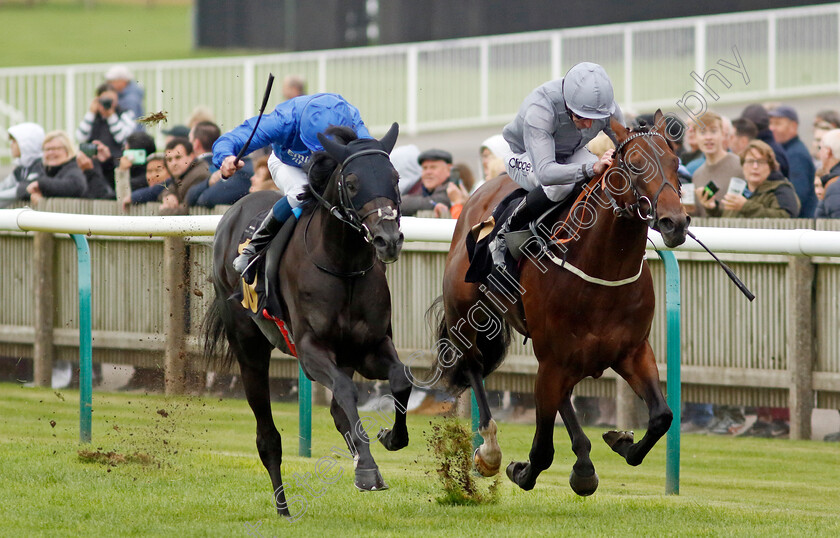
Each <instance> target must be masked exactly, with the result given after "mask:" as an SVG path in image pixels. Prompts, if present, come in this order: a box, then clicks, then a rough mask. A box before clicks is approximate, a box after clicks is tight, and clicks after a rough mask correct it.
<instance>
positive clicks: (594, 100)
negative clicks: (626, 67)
mask: <svg viewBox="0 0 840 538" xmlns="http://www.w3.org/2000/svg"><path fill="white" fill-rule="evenodd" d="M563 99H564V100H565V101H566V106H567V107H569V110H571V111H572V112H574V113H575V114H576V115H577V116H580V117H581V118H589V119H593V120H599V119H605V118H609V117H610V116H611V115H612V113H613V112H615V100H614V98H613V87H612V82H610V77H609V76H607V72H606V71H604V68H603V67H601V66H600V65H598V64H595V63H592V62H581V63H579V64H577V65H575V66H574V67H572V68H571V69H569V72H568V73H566V76H565V77H563Z"/></svg>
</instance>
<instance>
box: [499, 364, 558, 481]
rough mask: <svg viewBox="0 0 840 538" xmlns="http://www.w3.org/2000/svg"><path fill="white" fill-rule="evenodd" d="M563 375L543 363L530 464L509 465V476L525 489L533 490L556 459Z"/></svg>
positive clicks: (538, 380)
mask: <svg viewBox="0 0 840 538" xmlns="http://www.w3.org/2000/svg"><path fill="white" fill-rule="evenodd" d="M562 381H563V379H562V376H561V372H559V371H557V370H556V369H555V368H550V367H547V366H546V364H545V363H542V364H540V368H539V370H538V371H537V383H536V389H535V391H534V398H535V400H536V404H537V409H536V410H537V429H536V431H535V432H534V441H533V443H532V444H531V452H530V453H529V454H528V460H529V461H528V462H527V463H526V462H522V461H514V462H511V463H510V465H508V466H507V476H508V478H510V479H511V480H512V481H513V482H514V483H515V484H516V485H518V486H519V487H520V488H522V489H524V490H531V489H533V488H534V485H535V484H536V482H537V477H538V476H539V474H540V473H541V472H543V471H544V470H546V469H548V467H549V466H550V465H551V462H552V461H553V460H554V439H553V436H554V419H555V417H556V416H557V410H558V409H560V403H561V401H562V399H563V397H564V395H565V394H566V393H567V392H568V391H569V389H568V388H566V387H564V386H563V385H564V383H563V382H562Z"/></svg>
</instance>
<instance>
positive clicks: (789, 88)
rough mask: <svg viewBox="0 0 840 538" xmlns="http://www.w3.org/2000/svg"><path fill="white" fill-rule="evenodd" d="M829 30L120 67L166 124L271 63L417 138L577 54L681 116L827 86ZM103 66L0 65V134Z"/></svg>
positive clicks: (769, 17)
mask: <svg viewBox="0 0 840 538" xmlns="http://www.w3.org/2000/svg"><path fill="white" fill-rule="evenodd" d="M838 26H840V4H825V5H820V6H809V7H801V8H789V9H777V10H767V11H755V12H747V13H738V14H726V15H714V16H706V17H691V18H682V19H671V20H663V21H652V22H641V23H631V24H615V25H607V26H595V27H588V28H574V29H566V30H556V31H543V32H532V33H523V34H511V35H503V36H492V37H481V38H470V39H458V40H448V41H437V42H428V43H415V44H405V45H393V46H380V47H366V48H356V49H343V50H328V51H318V52H301V53H289V54H273V55H262V56H248V57H235V58H218V59H199V60H179V61H156V62H136V63H130V64H128V65H129V67H130V68H131V69H132V70H133V71H134V73H135V76H136V78H137V79H138V80H139V81H140V82H141V83H142V84H143V85H144V87H145V89H146V102H145V107H146V110H147V111H162V110H165V111H167V112H168V115H169V118H170V123H183V122H184V121H185V119H186V118H187V117H188V116H189V114H190V113H191V111H192V110H193V109H194V108H195V107H196V106H198V105H204V106H207V107H209V108H210V109H211V110H212V111H213V112H214V114H215V117H216V120H217V122H218V123H219V124H220V125H221V126H222V128H223V129H230V128H232V127H234V126H236V125H238V124H239V123H240V122H241V121H242V120H243V119H244V118H245V117H248V116H251V115H253V114H254V113H255V112H256V110H257V105H258V103H259V99H260V94H261V92H262V89H263V81H265V80H266V78H267V75H268V73H269V72H273V73H274V74H275V75H280V76H282V75H285V74H291V73H297V74H301V75H304V76H305V77H306V79H307V80H308V81H309V90H310V91H311V92H316V91H333V92H338V93H341V94H343V95H344V96H345V97H347V98H348V99H349V100H350V101H351V102H353V103H354V104H355V105H356V106H358V107H359V108H360V110H361V111H362V113H363V117H364V118H365V121H366V123H367V124H368V125H369V126H370V127H371V128H372V129H373V130H374V131H378V130H382V131H384V130H385V129H386V128H387V127H388V126H389V125H390V124H391V123H392V122H394V121H398V122H400V124H401V125H402V126H403V130H404V131H405V132H408V133H417V132H421V131H432V130H440V129H445V128H458V127H468V126H480V125H491V124H499V123H503V122H506V121H508V120H509V119H510V118H511V117H512V115H513V114H515V112H516V110H517V108H518V106H519V104H520V103H521V101H522V99H523V97H524V96H525V95H527V93H528V92H529V91H530V90H531V89H533V88H534V87H536V86H537V85H539V84H541V83H542V82H544V81H546V80H549V79H552V78H557V77H560V76H562V74H563V73H564V72H565V70H566V69H568V68H569V67H570V66H571V65H573V64H574V63H576V62H579V61H583V60H589V61H594V62H599V63H601V64H603V65H604V66H605V68H606V69H607V71H608V72H609V73H610V76H611V77H612V79H613V82H614V85H615V88H616V98H617V100H618V101H619V103H621V104H622V106H624V107H629V108H631V109H635V110H637V111H645V110H649V109H652V108H653V107H657V106H662V107H663V108H666V109H672V110H675V111H679V110H680V108H681V107H680V102H682V104H683V105H684V109H683V110H684V112H685V111H687V110H691V109H697V108H699V107H701V106H702V105H703V104H704V103H706V104H708V105H712V104H713V103H717V102H742V101H746V100H754V99H755V100H758V99H775V98H783V97H793V96H806V95H814V94H819V93H836V92H838V91H840V53H838V47H840V29H838ZM738 66H740V69H739V68H738ZM108 67H109V65H104V64H87V65H69V66H50V67H28V68H6V69H0V130H2V129H3V128H6V127H8V126H9V124H10V123H12V122H15V121H19V120H20V119H21V118H25V120H26V121H34V122H37V123H39V124H41V125H43V126H44V127H45V128H46V129H48V130H49V129H65V130H67V131H68V132H71V133H72V132H73V131H74V130H75V128H76V125H77V124H78V122H79V121H80V120H81V117H82V115H83V114H84V112H85V110H87V108H88V105H89V102H90V99H91V98H92V97H93V95H94V90H95V88H96V86H97V85H98V84H100V83H101V82H102V80H103V74H104V72H105V70H106V69H107V68H108ZM713 69H714V70H716V71H715V72H713V71H712V70H713ZM692 73H694V74H695V75H696V78H694V77H692ZM707 74H709V76H708V77H706V75H707ZM697 79H699V80H701V81H702V80H704V79H705V83H700V82H698V80H697ZM691 92H695V93H691ZM279 93H280V92H275V93H274V95H273V96H272V100H271V105H272V106H274V105H275V104H276V103H277V102H279V100H280V95H279ZM701 100H702V101H701Z"/></svg>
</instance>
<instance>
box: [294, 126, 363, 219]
mask: <svg viewBox="0 0 840 538" xmlns="http://www.w3.org/2000/svg"><path fill="white" fill-rule="evenodd" d="M324 134H326V135H329V136H331V137H332V139H333V140H335V141H336V142H338V143H339V144H342V145H346V144H348V143H349V142H351V141H353V140H356V139H357V138H358V137H357V136H356V133H355V132H353V129H351V128H350V127H345V126H332V127H329V128H327V130H326V131H325V132H324ZM338 165H339V163H338V161H336V160H335V159H334V158H332V156H330V154H329V153H327V152H326V151H324V150H321V151H316V152H315V153H313V154H312V159H311V160H310V161H309V171H308V175H309V185H307V186H305V187H304V189H303V193H302V194H301V195H300V201H301V203H304V204H305V203H306V202H308V201H309V200H312V199H313V198H314V196H312V192H311V191H312V190H314V191H315V192H317V193H318V194H320V195H321V196H323V195H324V191H325V190H326V188H327V185H329V183H330V178H331V177H332V174H333V172H335V169H336V167H337V166H338ZM309 205H313V204H309Z"/></svg>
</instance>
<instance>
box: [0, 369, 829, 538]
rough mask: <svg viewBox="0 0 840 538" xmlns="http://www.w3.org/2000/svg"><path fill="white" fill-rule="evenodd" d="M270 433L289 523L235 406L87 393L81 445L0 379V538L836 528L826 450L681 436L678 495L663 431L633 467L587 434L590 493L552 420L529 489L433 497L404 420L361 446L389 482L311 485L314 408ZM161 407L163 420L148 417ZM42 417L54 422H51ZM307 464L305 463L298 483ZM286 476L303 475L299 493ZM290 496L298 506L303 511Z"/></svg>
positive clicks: (718, 532)
mask: <svg viewBox="0 0 840 538" xmlns="http://www.w3.org/2000/svg"><path fill="white" fill-rule="evenodd" d="M274 407H275V419H276V421H277V423H278V426H279V428H280V429H281V433H282V434H283V436H284V446H285V452H286V455H285V458H284V479H285V481H286V483H287V496H290V497H289V501H290V503H291V502H292V501H291V496H294V495H297V496H298V497H297V499H298V501H296V504H293V505H291V506H292V511H293V513H295V514H296V515H299V516H300V517H299V519H297V520H296V521H289V520H286V519H283V518H280V517H277V516H276V515H274V514H273V513H272V506H271V487H270V482H269V479H268V475H267V473H266V472H265V470H264V469H263V467H262V464H261V463H260V461H259V458H258V456H257V452H256V448H255V445H254V419H253V417H252V415H251V412H250V410H249V409H248V406H247V404H246V403H245V402H244V401H243V400H219V399H213V398H195V397H192V398H189V397H179V398H174V397H164V396H145V395H137V394H118V395H117V394H96V393H95V394H94V406H93V409H94V412H93V421H94V428H93V443H92V445H89V446H83V445H80V444H79V443H78V392H75V391H61V392H59V393H56V392H55V391H52V390H46V389H26V388H20V387H17V386H15V385H10V384H5V385H0V529H3V530H2V534H3V535H6V536H76V535H90V536H132V535H151V536H164V535H166V536H178V537H186V536H249V535H250V536H266V537H268V536H280V535H283V536H339V535H342V536H347V535H350V536H354V535H364V536H387V535H396V534H399V535H425V536H428V535H432V534H440V535H442V536H478V535H484V536H486V535H491V536H514V535H515V536H542V535H545V536H557V535H573V534H574V535H587V536H617V535H624V534H632V535H635V536H687V535H691V536H780V535H788V536H837V535H838V534H840V515H839V514H838V510H837V509H838V502H840V451H839V450H838V447H837V445H835V444H829V443H820V442H800V441H782V440H763V439H731V438H716V437H706V436H698V435H688V436H684V437H683V456H682V457H683V465H682V480H681V494H680V495H679V496H666V495H665V494H664V482H665V461H664V459H665V456H664V441H663V442H660V443H659V445H657V447H656V449H655V450H654V451H653V452H652V453H651V455H650V456H649V457H648V459H647V460H646V461H645V463H644V464H642V465H641V466H640V467H636V468H632V467H629V466H628V465H626V464H625V463H624V462H623V461H622V460H621V459H620V458H619V457H618V456H617V455H615V454H613V453H612V452H611V451H610V450H609V449H608V448H607V447H606V445H605V444H604V443H603V442H602V441H601V440H600V432H598V431H595V430H588V431H587V433H588V435H589V436H590V438H591V439H592V442H593V461H594V462H595V465H596V468H597V470H598V474H599V475H600V478H601V486H600V489H599V490H598V491H597V492H596V493H595V495H593V496H592V497H589V498H579V497H577V496H576V495H574V494H573V493H572V491H571V490H570V489H569V486H568V473H569V470H570V468H571V465H572V462H573V458H572V455H571V451H570V449H569V444H568V439H567V435H566V433H565V430H564V429H562V427H561V428H559V429H558V430H557V433H556V435H555V440H556V449H557V453H556V456H555V461H554V465H553V466H552V467H551V468H550V469H549V470H548V471H546V472H545V473H543V475H542V476H541V477H540V480H539V481H538V483H537V486H536V488H535V489H534V490H533V491H530V492H525V491H521V490H519V489H518V488H517V487H515V486H514V485H513V484H511V483H510V482H509V481H508V480H507V479H506V478H505V479H504V480H503V482H502V487H501V495H500V501H499V502H498V504H495V505H488V506H479V507H464V506H462V507H453V506H441V505H439V504H438V503H437V502H436V501H435V500H434V499H435V498H436V497H437V496H439V495H441V490H440V489H439V486H438V483H437V478H436V476H435V473H434V470H433V469H434V466H433V460H432V457H431V455H430V454H429V452H428V450H427V449H426V435H425V434H424V432H427V431H430V423H431V422H432V421H434V420H441V419H438V418H429V417H422V416H410V420H409V431H410V434H411V436H412V437H411V443H410V445H409V447H408V448H406V449H404V450H403V451H400V452H396V453H389V452H386V451H385V450H384V448H382V447H381V446H378V445H377V446H376V447H374V448H373V451H374V457H375V458H376V459H377V461H378V463H379V465H380V468H381V470H382V474H383V476H384V478H385V480H386V481H387V482H388V484H389V485H390V486H391V489H390V490H388V491H384V492H374V493H359V492H357V491H356V490H355V488H354V487H353V485H352V474H353V473H352V463H351V462H350V461H349V460H346V459H343V458H339V459H338V463H337V467H336V469H337V468H341V469H342V476H341V477H340V478H339V479H338V481H337V482H336V483H335V484H332V485H329V486H322V485H321V484H320V483H319V482H318V481H317V480H316V479H315V478H313V476H314V475H315V473H316V464H317V461H318V460H319V459H320V458H324V457H329V456H330V454H331V449H332V447H333V446H335V447H343V442H342V441H341V439H340V437H339V436H338V434H337V433H336V432H335V430H334V429H333V426H332V420H331V418H330V416H329V412H328V410H327V409H326V408H315V411H314V416H313V436H314V439H313V446H312V456H313V457H312V458H311V459H306V458H300V457H297V440H296V437H297V407H296V406H294V405H287V404H282V405H278V404H276V405H275V406H274ZM164 415H167V416H164ZM51 421H53V422H54V423H55V425H54V426H52V425H51ZM532 433H533V427H532V426H530V425H514V424H503V425H502V426H501V428H500V443H501V444H502V450H503V451H504V461H505V462H507V461H510V460H511V459H514V458H515V459H525V458H527V451H528V447H529V446H530V443H531V436H532ZM81 449H91V450H101V451H103V452H109V451H114V452H117V453H121V454H124V455H131V454H134V453H135V452H137V453H141V454H148V455H150V456H151V457H152V458H153V462H152V463H151V464H149V465H143V464H140V463H121V464H117V465H115V466H110V465H105V464H102V463H89V462H83V461H80V458H79V455H78V451H79V450H81ZM307 473H311V475H310V476H309V478H307ZM295 474H298V475H299V476H300V478H299V479H298V480H302V481H304V482H307V483H308V484H310V485H311V486H312V488H313V493H314V494H318V495H319V496H318V497H313V496H312V494H309V493H307V492H306V491H305V489H304V487H303V485H302V484H300V483H299V484H295V483H294V479H293V475H295ZM304 502H305V505H304Z"/></svg>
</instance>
